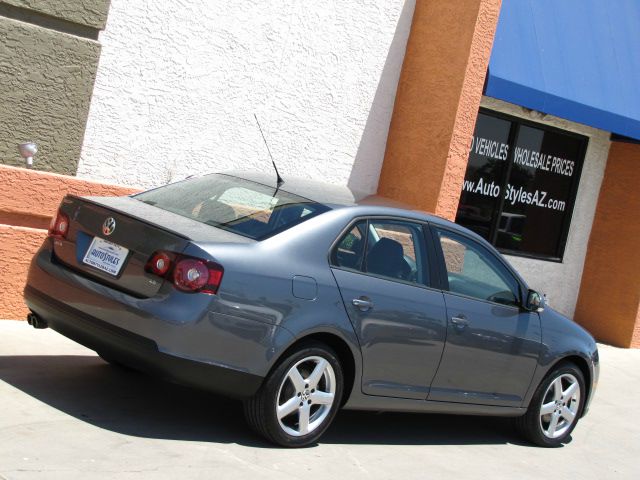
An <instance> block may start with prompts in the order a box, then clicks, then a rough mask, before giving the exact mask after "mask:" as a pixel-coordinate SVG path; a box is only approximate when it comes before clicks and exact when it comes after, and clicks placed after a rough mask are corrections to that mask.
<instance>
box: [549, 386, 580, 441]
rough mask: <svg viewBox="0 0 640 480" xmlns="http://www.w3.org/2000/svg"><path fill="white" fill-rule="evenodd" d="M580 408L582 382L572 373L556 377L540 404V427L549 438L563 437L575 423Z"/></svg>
mask: <svg viewBox="0 0 640 480" xmlns="http://www.w3.org/2000/svg"><path fill="white" fill-rule="evenodd" d="M579 408H580V383H579V382H578V379H577V378H576V377H575V376H574V375H572V374H570V373H564V374H562V375H559V376H558V377H556V378H555V380H554V381H553V382H551V384H549V386H548V387H547V390H546V392H545V394H544V396H543V397H542V404H541V406H540V427H541V429H542V433H543V434H544V435H545V436H546V437H548V438H552V439H554V438H559V437H562V436H563V435H564V434H565V433H566V432H567V431H568V430H569V429H570V428H571V426H572V425H573V424H574V422H575V421H576V419H577V416H578V409H579Z"/></svg>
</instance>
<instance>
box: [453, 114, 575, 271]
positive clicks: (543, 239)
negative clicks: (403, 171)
mask: <svg viewBox="0 0 640 480" xmlns="http://www.w3.org/2000/svg"><path fill="white" fill-rule="evenodd" d="M586 145H587V139H586V137H583V136H580V135H576V134H572V133H569V132H563V131H559V130H557V129H553V128H549V127H545V126H542V125H538V124H532V123H531V122H527V121H523V120H520V119H517V118H514V117H508V116H505V115H501V114H492V113H489V112H487V111H483V112H481V113H480V115H478V121H477V123H476V129H475V133H474V138H473V143H472V146H471V152H470V154H469V164H468V167H467V172H466V175H465V179H464V184H463V189H462V190H463V191H462V195H461V197H460V204H459V206H458V212H457V215H456V222H457V223H459V224H461V225H464V226H465V227H467V228H469V229H471V230H473V231H475V232H476V233H478V234H479V235H481V236H482V237H484V238H485V239H487V240H488V241H489V242H491V243H492V244H494V245H495V246H496V247H498V249H500V250H501V251H503V252H507V253H512V254H516V255H517V254H520V255H528V256H535V257H538V258H548V259H553V260H560V259H562V255H563V253H564V244H565V242H566V237H567V233H568V229H569V223H570V221H571V213H572V210H573V204H574V200H575V193H576V190H577V186H578V181H579V177H580V171H581V169H582V162H583V160H584V152H585V150H586Z"/></svg>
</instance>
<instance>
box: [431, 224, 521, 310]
mask: <svg viewBox="0 0 640 480" xmlns="http://www.w3.org/2000/svg"><path fill="white" fill-rule="evenodd" d="M438 236H439V238H440V245H441V246H442V253H443V254H444V261H445V265H446V268H447V278H448V280H449V291H451V292H454V293H459V294H462V295H467V296H469V297H474V298H478V299H480V300H488V301H490V302H496V303H501V304H504V305H518V303H519V302H518V284H517V282H516V280H515V279H514V278H513V276H512V275H511V274H510V273H509V271H508V270H507V269H506V268H505V267H504V265H502V264H501V263H500V262H499V261H498V260H497V259H496V258H494V256H493V255H492V254H491V253H490V252H488V251H487V250H486V249H485V248H483V247H482V246H481V245H479V244H478V243H476V242H474V241H473V240H470V239H468V238H466V237H463V236H461V235H457V234H454V233H451V232H448V231H443V230H438Z"/></svg>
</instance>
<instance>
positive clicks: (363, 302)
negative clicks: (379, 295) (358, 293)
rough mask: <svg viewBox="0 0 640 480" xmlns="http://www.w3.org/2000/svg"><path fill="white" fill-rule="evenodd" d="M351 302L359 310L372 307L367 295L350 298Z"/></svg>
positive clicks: (364, 310)
mask: <svg viewBox="0 0 640 480" xmlns="http://www.w3.org/2000/svg"><path fill="white" fill-rule="evenodd" d="M351 303H352V304H353V306H354V307H357V308H358V310H360V311H361V312H366V311H367V310H369V309H371V308H373V302H372V301H371V299H369V297H359V298H354V299H353V300H351Z"/></svg>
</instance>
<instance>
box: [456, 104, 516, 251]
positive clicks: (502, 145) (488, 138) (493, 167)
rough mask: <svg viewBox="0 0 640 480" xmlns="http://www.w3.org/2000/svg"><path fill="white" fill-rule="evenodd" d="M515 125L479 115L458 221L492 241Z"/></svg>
mask: <svg viewBox="0 0 640 480" xmlns="http://www.w3.org/2000/svg"><path fill="white" fill-rule="evenodd" d="M510 131H511V122H509V121H507V120H503V119H501V118H495V117H491V116H489V115H485V114H483V113H481V114H479V115H478V121H477V123H476V131H475V133H474V136H473V141H472V144H471V152H470V153H469V163H468V164H467V173H466V175H465V179H464V185H463V188H462V195H461V197H460V205H459V206H458V214H457V216H456V222H457V223H459V224H461V225H464V226H465V227H467V228H468V229H470V230H473V231H474V232H476V233H477V234H478V235H480V236H481V237H483V238H485V239H487V240H490V237H491V226H492V224H493V221H494V218H495V215H496V212H497V211H498V208H499V203H500V190H501V188H500V185H501V183H502V180H503V178H504V176H505V174H506V170H507V158H508V155H509V143H508V142H509V133H510Z"/></svg>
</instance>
